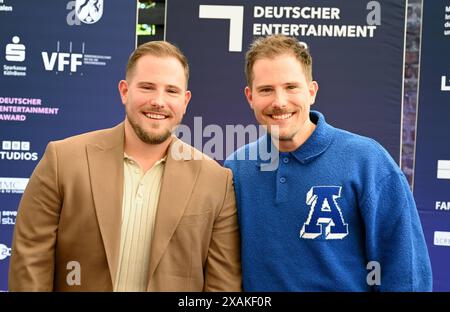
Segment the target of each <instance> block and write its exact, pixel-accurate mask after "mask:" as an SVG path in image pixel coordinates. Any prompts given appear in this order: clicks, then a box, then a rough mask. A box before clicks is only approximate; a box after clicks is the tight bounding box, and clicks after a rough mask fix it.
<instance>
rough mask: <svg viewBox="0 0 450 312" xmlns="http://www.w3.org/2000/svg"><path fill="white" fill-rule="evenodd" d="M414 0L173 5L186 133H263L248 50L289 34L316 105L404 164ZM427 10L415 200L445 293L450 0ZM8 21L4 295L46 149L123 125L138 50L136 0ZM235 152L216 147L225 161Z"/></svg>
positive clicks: (60, 5) (1, 34) (39, 6)
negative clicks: (130, 62)
mask: <svg viewBox="0 0 450 312" xmlns="http://www.w3.org/2000/svg"><path fill="white" fill-rule="evenodd" d="M405 2H406V1H399V0H382V1H381V0H380V1H351V3H348V2H347V1H338V0H327V1H324V0H322V1H319V0H315V1H312V0H311V1H307V0H302V1H287V0H284V1H277V2H274V1H268V0H258V1H243V0H239V1H238V0H236V1H235V0H229V1H219V0H201V1H199V0H192V1H184V0H168V1H167V8H166V9H167V11H166V12H167V16H166V25H165V27H166V39H167V40H170V41H173V42H175V43H176V44H177V45H179V46H180V47H181V48H182V50H183V51H184V52H185V53H186V54H187V56H188V58H189V60H190V65H191V68H192V73H191V74H192V76H191V81H190V89H191V90H192V91H193V99H192V101H191V104H190V106H189V109H188V113H187V115H186V117H185V120H184V124H187V125H188V126H190V127H191V129H192V130H193V131H194V132H195V129H196V128H197V130H200V131H203V130H202V129H205V131H203V132H202V133H201V135H200V136H199V135H198V133H196V134H194V138H193V140H192V141H191V140H190V138H189V137H186V138H185V139H186V140H187V141H189V142H190V143H191V144H193V145H195V146H196V147H198V148H200V149H201V148H202V147H203V146H205V145H206V144H207V141H208V138H211V137H213V136H214V129H215V128H214V127H212V128H211V127H210V128H209V131H206V129H207V128H205V127H206V126H208V125H218V126H220V127H222V129H224V127H225V125H236V124H241V125H244V126H246V125H250V124H255V119H254V117H253V114H252V112H251V110H250V109H249V106H248V105H247V103H246V100H245V97H244V94H243V88H244V86H245V78H244V73H243V68H244V54H245V51H246V50H247V48H248V45H249V43H250V42H251V40H252V39H253V37H255V36H261V35H267V34H270V33H276V32H279V33H283V34H288V35H293V36H296V37H298V38H300V39H301V40H302V41H303V42H305V43H306V44H307V45H308V46H309V47H310V50H311V53H312V55H313V58H314V73H313V74H314V76H315V79H316V80H317V81H318V82H319V86H320V90H319V94H318V97H317V100H316V104H315V105H314V107H313V108H315V109H317V110H319V111H322V112H323V113H324V114H325V116H326V118H327V120H328V121H330V122H331V123H332V124H334V125H336V126H338V127H341V128H344V129H348V130H350V131H353V132H356V133H360V134H363V135H367V136H370V137H373V138H375V139H376V140H377V141H379V142H380V143H381V144H383V145H384V146H385V147H386V148H387V149H388V151H389V152H390V154H391V155H392V157H393V158H394V159H395V160H396V161H397V162H399V159H400V157H399V156H400V146H401V142H400V139H401V115H402V114H401V107H402V99H403V90H402V88H403V61H404V37H405ZM423 14H424V15H423V42H422V55H421V75H420V97H419V104H420V105H419V114H418V123H417V127H418V128H417V146H416V164H415V173H416V176H415V183H414V195H415V198H416V200H417V203H418V208H419V210H420V215H421V218H422V221H423V224H424V229H425V233H426V239H427V243H428V245H429V248H430V254H431V257H432V263H433V270H434V274H435V275H434V278H435V285H434V287H435V290H447V291H448V290H450V286H449V283H448V280H450V271H449V270H448V269H447V270H446V269H445V268H446V267H447V266H448V265H447V264H448V262H449V260H450V252H449V250H450V249H449V248H448V246H450V221H449V218H448V217H447V214H449V213H450V196H449V195H448V194H449V192H448V189H449V185H450V150H449V147H448V146H449V145H448V144H446V143H445V142H447V141H448V133H450V129H449V128H448V127H449V123H448V122H446V116H448V115H449V114H450V107H448V103H450V98H449V96H450V57H449V54H448V53H446V51H449V48H450V41H449V40H450V1H449V0H446V1H431V0H425V1H424V10H423ZM0 21H1V27H0V66H1V72H0V291H4V290H7V271H8V265H9V256H10V253H11V239H12V231H13V227H14V224H15V219H16V211H17V206H18V203H19V201H20V197H21V194H22V193H23V191H24V189H25V187H26V184H27V181H28V177H29V176H30V175H31V173H32V171H33V169H34V167H35V166H36V164H37V163H38V161H39V160H40V158H41V157H42V154H43V152H44V149H45V146H46V145H47V143H48V142H49V141H50V140H56V139H61V138H64V137H67V136H71V135H74V134H78V133H83V132H86V131H90V130H95V129H100V128H105V127H110V126H112V125H114V124H116V123H117V122H119V121H121V120H122V119H123V108H122V105H121V103H120V98H119V96H118V92H117V89H116V88H117V82H118V81H119V80H120V79H121V78H122V77H123V76H124V65H125V63H126V60H127V58H128V55H129V53H130V52H131V51H132V50H133V48H134V46H135V31H136V3H135V1H120V0H109V1H102V0H98V1H90V0H77V1H75V0H73V1H51V0H42V1H26V0H0ZM238 73H241V74H238ZM196 116H202V117H203V119H202V120H201V121H200V120H199V119H198V118H196V119H194V117H196ZM194 120H196V122H194ZM211 129H212V131H211ZM242 143H244V142H240V143H239V142H237V145H241V144H242ZM234 148H236V146H232V148H231V149H230V150H229V149H228V148H227V150H225V151H220V153H214V152H216V151H214V149H211V150H209V151H206V152H210V154H212V155H211V156H213V157H215V158H216V159H217V160H219V161H221V160H223V158H224V157H225V156H226V155H227V154H229V152H231V151H232V150H233V149H234ZM437 273H438V274H437Z"/></svg>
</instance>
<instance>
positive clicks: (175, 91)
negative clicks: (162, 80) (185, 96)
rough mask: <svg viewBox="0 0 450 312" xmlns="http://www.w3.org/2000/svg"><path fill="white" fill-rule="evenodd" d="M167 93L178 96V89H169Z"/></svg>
mask: <svg viewBox="0 0 450 312" xmlns="http://www.w3.org/2000/svg"><path fill="white" fill-rule="evenodd" d="M167 92H169V93H172V94H177V93H178V90H176V89H169V90H167Z"/></svg>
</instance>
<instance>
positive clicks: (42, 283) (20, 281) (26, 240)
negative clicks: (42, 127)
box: [8, 142, 62, 291]
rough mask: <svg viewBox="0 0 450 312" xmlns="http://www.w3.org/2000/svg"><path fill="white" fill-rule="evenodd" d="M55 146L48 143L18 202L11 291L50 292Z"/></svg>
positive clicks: (56, 194)
mask: <svg viewBox="0 0 450 312" xmlns="http://www.w3.org/2000/svg"><path fill="white" fill-rule="evenodd" d="M58 185H59V181H58V163H57V153H56V147H55V143H52V142H50V143H49V144H48V146H47V149H46V151H45V153H44V156H43V157H42V159H41V161H40V162H39V164H38V165H37V166H36V168H35V170H34V172H33V174H32V175H31V178H30V180H29V182H28V185H27V187H26V189H25V192H24V194H23V196H22V199H21V201H20V205H19V209H18V214H17V219H16V225H15V228H14V235H13V242H12V251H11V259H10V267H9V282H8V284H9V290H10V291H52V290H53V276H54V264H55V242H56V235H57V231H58V222H59V215H60V210H61V202H62V199H61V193H60V190H59V187H58Z"/></svg>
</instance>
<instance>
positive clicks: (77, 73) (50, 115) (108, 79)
mask: <svg viewBox="0 0 450 312" xmlns="http://www.w3.org/2000/svg"><path fill="white" fill-rule="evenodd" d="M0 23H1V27H0V48H1V49H0V66H1V72H0V290H3V291H4V290H7V272H8V265H9V256H10V253H11V239H12V231H13V226H14V223H15V218H16V210H17V206H18V204H19V201H20V197H21V194H22V193H23V190H24V188H25V186H26V184H27V181H28V177H29V176H30V175H31V173H32V171H33V169H34V167H35V166H36V164H37V163H38V161H39V160H40V158H41V157H42V154H43V152H44V150H45V147H46V145H47V143H48V142H49V141H50V140H56V139H61V138H64V137H67V136H71V135H75V134H79V133H82V132H86V131H90V130H95V129H100V128H106V127H110V126H113V125H114V124H115V123H117V122H119V121H121V120H122V119H123V114H124V113H123V108H122V104H121V102H120V97H119V95H118V91H117V83H118V81H119V80H120V79H121V78H122V77H123V76H124V67H125V64H126V61H127V59H128V56H129V54H130V53H131V51H132V50H133V49H134V47H135V31H136V2H135V1H121V0H108V1H103V0H100V1H91V0H77V1H52V0H41V1H28V0H0Z"/></svg>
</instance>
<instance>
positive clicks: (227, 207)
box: [203, 169, 242, 291]
mask: <svg viewBox="0 0 450 312" xmlns="http://www.w3.org/2000/svg"><path fill="white" fill-rule="evenodd" d="M226 170H227V183H226V191H225V198H224V201H223V205H222V209H221V210H220V212H219V214H218V216H217V217H216V220H215V223H214V227H213V233H212V237H211V242H210V246H209V250H208V257H207V260H206V269H205V283H204V288H203V290H204V291H241V290H242V275H241V259H240V240H239V229H238V221H237V211H236V198H235V193H234V187H233V178H232V173H231V170H229V169H226Z"/></svg>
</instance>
